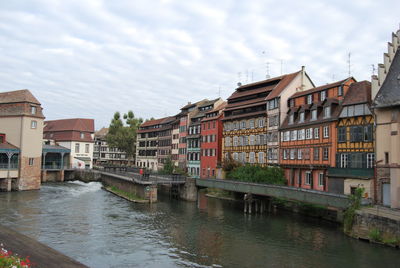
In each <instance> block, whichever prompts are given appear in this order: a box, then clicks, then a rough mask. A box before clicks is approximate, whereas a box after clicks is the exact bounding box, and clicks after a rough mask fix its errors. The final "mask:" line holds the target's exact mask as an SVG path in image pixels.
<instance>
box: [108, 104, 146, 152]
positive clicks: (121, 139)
mask: <svg viewBox="0 0 400 268" xmlns="http://www.w3.org/2000/svg"><path fill="white" fill-rule="evenodd" d="M123 120H124V121H123ZM142 123H143V119H142V118H135V115H134V113H133V112H132V111H128V113H126V114H124V115H123V118H121V114H120V113H119V112H115V114H114V117H113V118H112V119H111V123H110V126H109V130H108V134H107V136H106V140H107V143H108V144H109V146H110V147H113V148H118V149H119V150H121V151H124V152H126V154H127V157H128V158H130V157H133V158H135V153H136V135H137V130H138V128H139V126H140V124H142Z"/></svg>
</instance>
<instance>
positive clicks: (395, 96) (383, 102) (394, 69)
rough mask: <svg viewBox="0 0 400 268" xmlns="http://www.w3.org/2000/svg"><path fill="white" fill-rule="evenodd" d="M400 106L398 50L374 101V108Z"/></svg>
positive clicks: (399, 58)
mask: <svg viewBox="0 0 400 268" xmlns="http://www.w3.org/2000/svg"><path fill="white" fill-rule="evenodd" d="M398 105H400V49H397V52H396V55H395V56H394V58H393V62H392V64H391V65H390V68H389V72H388V74H387V76H386V78H385V81H383V84H382V86H381V88H380V89H379V92H378V94H377V95H376V97H375V100H374V107H377V108H383V107H391V106H398Z"/></svg>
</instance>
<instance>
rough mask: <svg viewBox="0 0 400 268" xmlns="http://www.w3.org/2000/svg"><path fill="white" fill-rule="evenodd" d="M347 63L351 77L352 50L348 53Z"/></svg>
mask: <svg viewBox="0 0 400 268" xmlns="http://www.w3.org/2000/svg"><path fill="white" fill-rule="evenodd" d="M347 65H348V68H349V77H350V76H351V52H349V54H347Z"/></svg>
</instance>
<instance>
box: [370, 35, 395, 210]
mask: <svg viewBox="0 0 400 268" xmlns="http://www.w3.org/2000/svg"><path fill="white" fill-rule="evenodd" d="M399 46H400V30H399V31H397V33H396V34H394V33H393V34H392V41H391V42H390V43H388V52H387V53H385V54H384V57H383V59H384V63H383V64H379V69H378V76H373V77H372V97H373V98H374V102H373V111H374V115H375V124H376V143H375V152H376V169H377V182H376V186H377V190H376V193H377V201H378V203H380V204H383V205H385V206H390V207H392V208H400V49H399Z"/></svg>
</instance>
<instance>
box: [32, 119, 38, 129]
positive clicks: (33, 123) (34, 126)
mask: <svg viewBox="0 0 400 268" xmlns="http://www.w3.org/2000/svg"><path fill="white" fill-rule="evenodd" d="M31 128H33V129H35V128H37V121H35V120H32V121H31Z"/></svg>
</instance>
